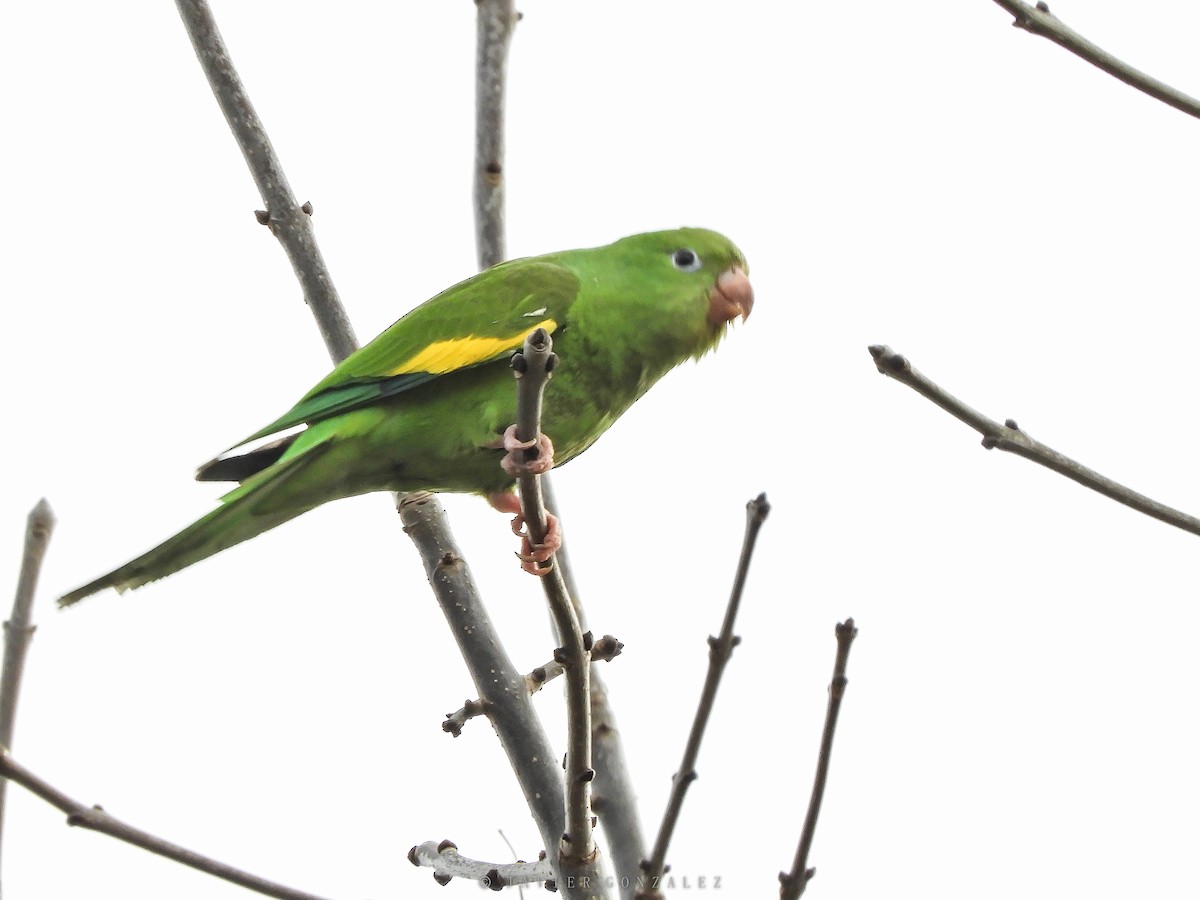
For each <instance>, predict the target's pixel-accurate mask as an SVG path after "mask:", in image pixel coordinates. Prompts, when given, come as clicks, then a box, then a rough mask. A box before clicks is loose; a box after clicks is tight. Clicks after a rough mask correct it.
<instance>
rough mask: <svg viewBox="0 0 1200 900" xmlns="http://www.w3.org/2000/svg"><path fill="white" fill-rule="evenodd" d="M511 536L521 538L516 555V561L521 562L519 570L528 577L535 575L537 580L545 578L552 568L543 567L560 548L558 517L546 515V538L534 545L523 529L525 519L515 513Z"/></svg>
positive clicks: (560, 534) (526, 531)
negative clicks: (519, 549) (523, 571)
mask: <svg viewBox="0 0 1200 900" xmlns="http://www.w3.org/2000/svg"><path fill="white" fill-rule="evenodd" d="M512 530H513V534H516V535H519V536H520V538H521V551H520V552H519V553H518V554H517V559H519V560H521V568H522V569H524V570H525V571H526V572H528V573H529V574H530V575H537V576H538V577H539V578H541V577H543V576H545V574H546V573H547V572H549V571H550V570H551V569H552V568H553V566H543V565H541V564H542V563H544V562H547V561H548V560H549V559H550V557H552V556H553V555H554V554H555V552H556V551H557V550H558V548H559V547H561V546H562V531H561V530H560V529H559V527H558V516H556V515H554V514H553V513H551V512H547V513H546V536H545V537H544V538H542V542H541V543H540V544H535V543H533V542H532V541H531V540H530V539H529V532H528V530H526V528H525V517H524V516H522V515H521V514H520V513H517V514H516V516H514V517H513V520H512Z"/></svg>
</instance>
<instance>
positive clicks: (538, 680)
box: [442, 634, 625, 737]
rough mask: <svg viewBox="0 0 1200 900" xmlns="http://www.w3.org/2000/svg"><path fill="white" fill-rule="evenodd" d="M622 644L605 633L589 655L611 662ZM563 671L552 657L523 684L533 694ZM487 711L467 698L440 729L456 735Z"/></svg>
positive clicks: (484, 703) (484, 705)
mask: <svg viewBox="0 0 1200 900" xmlns="http://www.w3.org/2000/svg"><path fill="white" fill-rule="evenodd" d="M624 646H625V645H624V644H622V643H621V642H620V641H618V640H617V639H616V638H615V637H613V636H612V635H611V634H606V635H605V636H604V637H602V638H600V640H598V641H596V642H595V643H594V644H592V650H591V653H590V654H589V656H590V658H591V661H592V662H594V663H596V662H611V661H612V659H613V658H614V657H616V656H620V655H621V649H622V648H623V647H624ZM564 671H565V670H564V669H563V665H562V663H560V662H559V661H558V660H553V659H552V660H550V662H548V663H546V664H545V665H543V666H538V667H537V668H536V669H534V670H533V671H532V672H530V673H529V674H528V675H526V676H525V686H526V687H527V688H528V689H529V695H530V696H533V695H534V694H536V693H537V692H538V691H540V690H541V689H542V688H543V687H545V686H546V685H547V684H549V683H550V682H551V681H553V680H554V679H555V678H557V677H558V676H560V675H562V674H563V672H564ZM489 712H491V707H490V706H489V705H488V703H487V701H485V700H468V701H466V702H465V703H464V704H463V705H462V706H460V707H459V708H458V709H456V710H455V711H454V712H452V713H446V721H445V722H443V723H442V731H445V732H448V733H449V734H450V735H451V736H453V737H458V736H459V735H460V734H462V730H463V726H464V725H466V724H467V722H469V721H471V719H474V718H475V717H476V716H486V715H487V714H488V713H489Z"/></svg>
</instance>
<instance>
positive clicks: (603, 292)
mask: <svg viewBox="0 0 1200 900" xmlns="http://www.w3.org/2000/svg"><path fill="white" fill-rule="evenodd" d="M598 250H599V252H597V251H582V252H577V253H571V254H564V259H563V262H564V263H566V264H567V265H568V266H569V267H570V268H572V269H574V270H575V271H576V273H577V274H578V275H579V278H580V282H581V286H582V287H581V292H580V300H581V306H582V308H581V309H579V310H578V312H579V313H580V315H581V316H582V318H583V319H585V320H587V319H590V320H593V321H595V322H596V323H597V324H599V323H600V322H603V323H604V325H607V326H609V327H608V328H603V327H602V328H600V329H597V333H601V332H604V333H613V332H612V331H609V328H611V327H613V326H616V325H617V324H618V322H619V323H620V328H621V331H622V332H623V333H624V334H625V335H628V340H629V341H630V342H631V346H630V347H629V348H628V349H630V350H633V351H635V352H636V353H637V354H639V355H641V356H642V357H644V358H655V359H658V360H661V361H662V362H663V363H664V364H665V367H666V368H671V367H673V366H674V365H676V364H678V363H679V362H681V361H683V360H684V359H686V358H688V357H694V358H698V357H700V356H702V355H704V354H705V353H707V352H708V351H709V350H712V349H713V348H714V347H716V345H717V343H718V342H719V341H720V339H721V337H722V335H724V333H725V331H726V326H727V325H728V324H729V323H730V322H732V321H733V320H734V319H736V318H738V317H741V318H742V319H745V318H746V317H747V316H749V315H750V310H751V308H752V307H753V305H754V292H753V290H752V289H751V287H750V280H749V278H748V277H747V272H748V271H749V267H748V266H747V265H746V258H745V257H744V256H743V255H742V252H741V251H740V250H738V248H737V247H736V246H734V244H733V242H732V241H730V240H729V238H727V237H725V236H724V235H722V234H718V233H717V232H715V231H709V230H708V229H706V228H676V229H673V230H670V231H654V232H648V233H646V234H635V235H632V236H630V237H627V238H622V239H621V240H619V241H616V242H615V243H613V244H610V245H609V246H607V247H603V248H598ZM589 300H591V301H594V302H589Z"/></svg>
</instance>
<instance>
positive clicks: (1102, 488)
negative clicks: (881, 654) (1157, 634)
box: [868, 344, 1200, 535]
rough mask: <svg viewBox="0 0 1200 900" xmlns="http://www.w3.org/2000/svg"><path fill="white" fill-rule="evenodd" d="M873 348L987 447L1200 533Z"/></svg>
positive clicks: (1182, 517)
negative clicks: (981, 436) (968, 426)
mask: <svg viewBox="0 0 1200 900" xmlns="http://www.w3.org/2000/svg"><path fill="white" fill-rule="evenodd" d="M868 349H869V350H870V352H871V356H872V357H873V358H874V359H875V367H876V368H877V369H879V371H880V372H882V373H883V374H884V375H887V376H888V377H889V378H893V379H895V380H896V381H899V382H900V383H901V384H905V385H908V386H909V387H910V388H912V389H913V390H914V391H916V392H917V393H918V394H920V395H921V396H923V397H925V398H926V399H928V400H932V401H933V402H934V403H936V404H937V405H938V406H940V407H941V408H942V409H944V410H946V412H948V413H950V415H952V416H954V417H955V418H956V419H959V420H960V421H963V422H966V423H967V424H968V425H970V426H971V427H972V428H974V429H975V430H976V431H978V432H979V433H980V434H982V435H983V441H982V443H983V446H984V447H985V448H986V449H988V450H991V449H993V448H994V449H998V450H1005V451H1007V452H1009V453H1014V454H1016V455H1017V456H1022V457H1024V458H1025V459H1028V460H1032V461H1033V462H1035V463H1037V464H1038V465H1040V466H1045V467H1046V468H1047V469H1050V470H1051V471H1054V472H1057V473H1058V474H1060V475H1065V476H1066V477H1067V478H1070V479H1071V480H1072V481H1077V482H1079V483H1080V484H1082V485H1083V486H1084V487H1087V488H1091V489H1092V490H1093V491H1096V492H1097V493H1099V494H1103V495H1104V496H1105V497H1108V498H1109V499H1110V500H1116V501H1117V502H1118V503H1123V504H1125V505H1126V506H1129V507H1131V508H1133V509H1136V510H1137V511H1138V512H1141V513H1145V514H1146V515H1148V516H1150V517H1152V518H1155V519H1158V520H1159V521H1161V522H1166V523H1167V524H1168V525H1174V526H1175V527H1176V528H1181V529H1183V530H1184V531H1187V532H1190V533H1192V534H1196V535H1200V519H1197V518H1195V517H1194V516H1189V515H1188V514H1187V513H1182V512H1180V511H1179V510H1176V509H1172V508H1171V507H1169V506H1165V505H1164V504H1162V503H1159V502H1158V501H1157V500H1151V499H1150V498H1149V497H1147V496H1145V495H1144V494H1139V493H1137V491H1133V490H1130V489H1129V488H1127V487H1125V486H1124V485H1123V484H1118V483H1117V482H1115V481H1113V480H1112V479H1111V478H1106V477H1105V476H1103V475H1101V474H1100V473H1099V472H1094V471H1092V470H1091V469H1089V468H1087V467H1086V466H1084V465H1081V464H1080V463H1077V462H1076V461H1075V460H1073V459H1070V458H1069V457H1066V456H1063V455H1062V454H1061V453H1059V452H1058V451H1057V450H1053V449H1051V448H1050V447H1047V446H1046V445H1045V444H1043V443H1041V442H1040V441H1035V440H1034V439H1033V438H1031V437H1030V436H1029V435H1028V434H1026V433H1025V432H1023V431H1021V430H1020V429H1019V428H1018V427H1017V423H1016V422H1014V421H1013V420H1012V419H1006V420H1005V422H1004V424H1003V425H1001V424H1000V423H999V422H996V421H994V420H992V419H989V418H988V417H987V416H985V415H983V414H982V413H980V412H977V411H976V410H974V409H972V408H971V407H969V406H967V404H965V403H963V402H962V401H961V400H959V399H958V398H957V397H955V396H953V395H952V394H949V393H948V392H946V391H945V390H943V389H942V388H941V387H939V386H938V385H936V384H934V383H933V382H932V381H930V380H929V379H928V378H926V377H925V376H924V375H922V374H921V373H920V372H918V371H917V370H916V369H914V368H913V367H912V364H911V363H910V362H909V361H908V360H907V359H906V358H905V357H904V356H902V355H900V354H899V353H897V352H896V351H894V350H893V349H892V348H891V347H888V346H887V345H885V344H875V345H874V346H872V347H870V348H868Z"/></svg>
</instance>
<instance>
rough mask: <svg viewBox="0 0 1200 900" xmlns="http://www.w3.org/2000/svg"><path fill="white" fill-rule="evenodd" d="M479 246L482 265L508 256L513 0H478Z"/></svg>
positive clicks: (493, 263) (476, 192)
mask: <svg viewBox="0 0 1200 900" xmlns="http://www.w3.org/2000/svg"><path fill="white" fill-rule="evenodd" d="M475 7H476V12H475V35H476V37H475V248H476V253H477V255H478V257H479V268H481V269H490V268H491V267H492V266H494V265H496V263H499V262H503V261H504V259H505V250H504V86H505V72H506V70H507V68H508V45H509V42H510V41H511V40H512V33H513V29H514V27H515V26H516V24H517V18H518V15H517V12H516V10H515V9H514V8H513V0H475Z"/></svg>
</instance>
